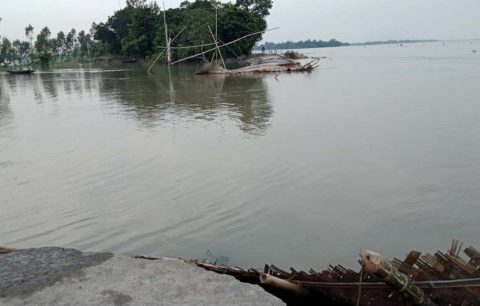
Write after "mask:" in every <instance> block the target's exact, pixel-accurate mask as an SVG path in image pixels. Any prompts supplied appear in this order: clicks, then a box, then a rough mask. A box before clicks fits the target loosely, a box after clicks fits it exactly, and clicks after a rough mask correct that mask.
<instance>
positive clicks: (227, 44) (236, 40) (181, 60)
mask: <svg viewBox="0 0 480 306" xmlns="http://www.w3.org/2000/svg"><path fill="white" fill-rule="evenodd" d="M277 29H278V28H273V29H270V30H265V31H259V32H255V33H251V34H248V35H245V36H242V37H240V38H237V39H235V40H232V41H231V42H229V43H226V44H222V45H220V46H218V47H219V48H222V47H225V46H229V45H231V44H234V43H236V42H238V41H240V40H242V39H245V38H247V37H250V36H253V35H258V34H262V33H265V32H269V31H273V30H277ZM216 49H217V47H215V48H212V49H208V50H207V51H203V52H200V53H197V54H194V55H191V56H187V57H185V58H182V59H180V60H178V61H175V62H173V63H171V65H174V64H178V63H181V62H184V61H186V60H189V59H192V58H195V57H198V56H200V55H203V54H206V53H210V52H212V51H215V50H216Z"/></svg>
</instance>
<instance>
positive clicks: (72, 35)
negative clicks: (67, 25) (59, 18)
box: [64, 29, 77, 57]
mask: <svg viewBox="0 0 480 306" xmlns="http://www.w3.org/2000/svg"><path fill="white" fill-rule="evenodd" d="M76 46H77V31H76V30H75V29H71V30H70V32H68V34H67V37H66V38H65V52H64V54H65V56H66V57H71V56H73V53H74V51H75V47H76Z"/></svg>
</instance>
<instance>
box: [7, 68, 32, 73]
mask: <svg viewBox="0 0 480 306" xmlns="http://www.w3.org/2000/svg"><path fill="white" fill-rule="evenodd" d="M7 72H8V73H10V74H32V73H34V72H35V69H9V70H7Z"/></svg>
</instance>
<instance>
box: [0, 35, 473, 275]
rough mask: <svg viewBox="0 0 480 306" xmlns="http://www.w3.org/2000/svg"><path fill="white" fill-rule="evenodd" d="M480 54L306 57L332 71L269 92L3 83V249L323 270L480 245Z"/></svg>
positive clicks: (404, 51) (114, 80)
mask: <svg viewBox="0 0 480 306" xmlns="http://www.w3.org/2000/svg"><path fill="white" fill-rule="evenodd" d="M479 48H480V42H479V41H460V42H435V43H421V44H406V45H404V46H399V45H391V46H375V47H348V48H331V49H330V48H329V49H311V50H304V52H306V53H307V54H310V55H317V56H325V57H327V58H324V59H322V61H321V64H320V67H319V69H317V70H316V71H314V72H312V73H300V74H281V75H279V76H278V77H277V78H275V76H273V75H262V76H245V77H226V78H225V77H205V76H195V75H193V71H194V69H195V67H191V66H176V67H173V68H172V71H171V75H170V77H169V75H168V73H167V71H166V70H165V69H164V68H160V67H159V68H157V69H155V70H154V71H153V73H152V75H151V76H148V75H146V74H145V73H144V72H143V71H142V70H140V69H136V68H135V67H136V66H135V65H133V66H125V67H126V68H128V69H127V70H125V69H123V68H122V69H119V68H118V67H116V68H108V69H106V68H92V67H87V66H85V67H83V68H78V69H58V70H53V71H43V72H39V73H35V74H34V75H32V76H10V75H0V178H1V179H0V212H1V213H0V245H6V246H9V247H16V248H22V247H38V246H52V245H55V246H66V247H75V248H78V249H81V250H84V251H89V250H93V251H112V252H117V253H126V254H135V255H137V254H147V255H162V256H173V257H183V258H203V257H205V256H206V252H207V250H210V251H211V252H212V253H214V254H216V255H218V256H228V257H229V260H230V263H232V264H236V265H242V266H255V267H258V266H262V264H263V263H264V262H269V263H275V264H277V265H278V266H287V267H288V266H295V267H298V268H306V267H313V268H316V269H319V268H322V267H324V266H326V265H327V264H329V263H343V264H348V265H350V266H352V267H356V266H357V264H356V263H355V260H356V258H357V253H358V251H359V249H361V248H370V249H374V250H377V251H380V252H382V253H384V254H385V255H386V256H388V257H392V256H397V257H402V256H403V255H405V254H406V253H407V251H409V250H410V249H413V248H416V249H420V250H423V251H435V250H436V249H445V248H447V247H448V244H449V242H450V239H452V238H459V239H464V240H465V242H466V243H470V244H476V245H478V243H479V241H478V237H477V236H478V228H479V227H478V220H479V219H478V216H479V215H480V201H479V200H480V188H479V186H480V136H479V131H480V55H478V53H477V54H475V53H473V52H472V50H473V49H479ZM125 67H124V68H125ZM130 68H132V69H130Z"/></svg>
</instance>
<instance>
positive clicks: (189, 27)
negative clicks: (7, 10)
mask: <svg viewBox="0 0 480 306" xmlns="http://www.w3.org/2000/svg"><path fill="white" fill-rule="evenodd" d="M271 7H272V0H236V2H235V3H222V2H219V1H217V0H194V1H183V2H182V3H181V4H180V6H179V7H178V8H172V9H168V10H166V11H165V12H163V11H162V10H161V9H160V7H158V5H157V4H156V2H150V1H149V0H127V1H126V6H125V7H123V8H122V9H120V10H118V11H116V12H114V13H113V15H112V16H110V17H109V18H108V19H107V20H106V21H105V22H101V23H99V24H96V23H93V24H92V27H91V29H90V31H88V32H87V31H84V30H82V31H79V32H77V30H75V29H71V30H70V31H68V32H67V31H65V32H64V31H60V32H58V33H57V34H55V33H51V31H50V29H49V28H48V27H43V28H42V29H41V30H40V31H39V32H37V31H36V30H35V28H34V27H33V26H32V25H30V24H29V25H27V26H26V27H25V36H26V38H27V39H26V40H25V41H20V40H15V41H13V42H12V41H10V40H9V39H7V38H6V37H3V38H1V39H0V65H2V64H3V65H12V64H13V65H30V64H32V63H33V62H39V63H48V62H50V61H51V60H55V61H64V60H78V59H87V58H88V59H90V57H96V56H103V55H113V56H129V57H136V58H146V57H151V56H153V55H156V54H158V53H159V52H161V50H162V49H163V48H164V47H165V45H166V37H165V36H166V34H165V25H164V24H165V23H164V17H163V14H164V13H165V16H166V21H167V25H168V32H167V35H168V37H169V38H174V37H175V41H174V42H173V43H172V46H173V47H174V49H173V51H174V52H173V59H174V60H175V59H179V58H183V57H186V56H190V55H193V54H196V53H198V52H200V51H203V50H207V49H210V48H212V47H213V42H214V41H213V38H212V34H214V35H215V33H216V36H217V38H218V41H219V43H228V42H231V41H233V40H236V39H238V38H240V37H242V36H245V35H247V34H252V33H257V32H262V31H264V30H266V28H267V22H266V20H265V18H266V16H268V14H269V11H270V9H271ZM216 16H218V19H217V22H216ZM0 21H1V18H0ZM210 30H211V31H212V32H213V33H210ZM261 38H262V35H261V34H257V35H253V36H250V37H248V38H246V39H243V40H241V41H239V42H236V43H234V44H231V45H230V46H228V48H226V49H222V53H223V54H224V56H226V57H232V56H235V55H247V54H249V53H250V52H251V51H252V49H253V47H254V46H255V44H256V43H257V42H258V41H260V40H261ZM201 45H204V46H203V47H202V46H201ZM205 45H206V46H205ZM191 46H196V47H195V48H184V47H191ZM207 56H209V54H207Z"/></svg>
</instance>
